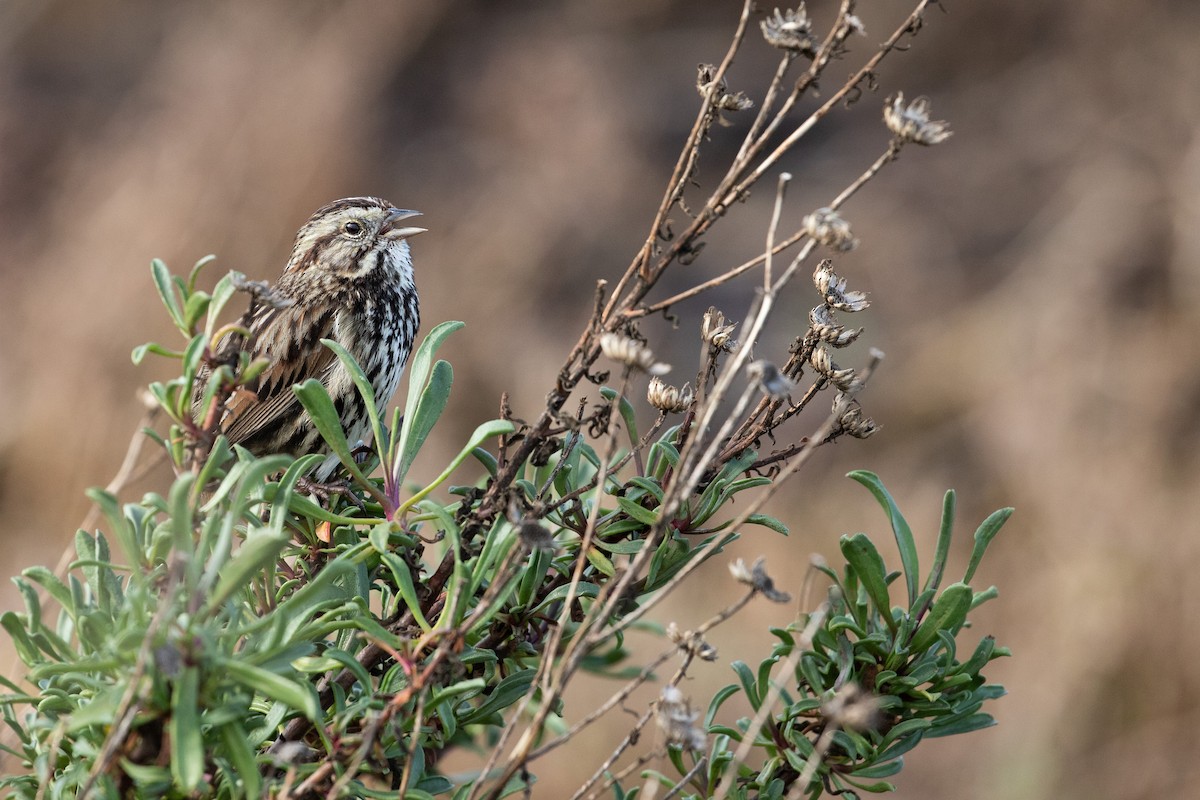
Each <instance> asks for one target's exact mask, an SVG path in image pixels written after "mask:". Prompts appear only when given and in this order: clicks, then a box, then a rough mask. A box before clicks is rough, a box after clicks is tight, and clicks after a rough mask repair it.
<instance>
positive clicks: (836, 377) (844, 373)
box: [808, 346, 862, 392]
mask: <svg viewBox="0 0 1200 800" xmlns="http://www.w3.org/2000/svg"><path fill="white" fill-rule="evenodd" d="M808 363H810V364H812V367H813V369H815V370H816V371H817V372H819V373H821V374H822V375H824V376H825V377H826V378H828V379H829V382H830V383H832V384H833V385H834V386H836V387H837V388H839V389H841V390H842V391H843V392H856V391H858V390H859V389H860V388H862V382H861V381H859V380H858V378H857V377H855V375H854V370H853V369H850V368H846V369H841V368H839V367H838V365H837V364H835V363H833V356H831V355H829V350H828V349H826V348H825V347H820V346H818V347H814V348H813V351H812V355H810V356H809V357H808Z"/></svg>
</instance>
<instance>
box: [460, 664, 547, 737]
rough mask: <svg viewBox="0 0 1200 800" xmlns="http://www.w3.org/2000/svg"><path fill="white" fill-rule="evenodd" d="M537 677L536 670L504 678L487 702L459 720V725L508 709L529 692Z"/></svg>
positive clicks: (523, 671) (516, 673)
mask: <svg viewBox="0 0 1200 800" xmlns="http://www.w3.org/2000/svg"><path fill="white" fill-rule="evenodd" d="M536 676H537V670H536V669H523V670H521V671H520V672H514V673H513V674H512V675H509V676H508V677H506V678H504V679H503V680H502V681H500V683H498V684H496V688H495V689H493V690H492V693H491V694H490V695H488V699H487V700H485V701H484V702H483V703H482V704H481V705H480V706H479V707H478V708H476V709H475V710H474V711H471V712H469V713H467V714H466V715H464V716H462V717H460V718H459V724H461V725H467V724H470V723H471V722H474V721H476V720H483V719H486V718H487V717H489V716H491V715H492V714H493V713H496V712H498V711H503V710H504V709H506V708H508V707H509V706H511V705H512V704H513V703H515V702H517V700H520V699H521V697H523V696H524V695H525V693H526V692H527V691H529V687H530V685H531V684H532V683H533V679H534V678H535V677H536Z"/></svg>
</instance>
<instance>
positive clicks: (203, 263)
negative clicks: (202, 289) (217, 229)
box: [187, 253, 217, 292]
mask: <svg viewBox="0 0 1200 800" xmlns="http://www.w3.org/2000/svg"><path fill="white" fill-rule="evenodd" d="M216 260H217V257H216V256H214V255H212V254H211V253H210V254H208V255H206V256H204V257H203V258H201V259H200V260H199V261H197V262H196V263H195V264H193V265H192V271H191V272H189V273H188V278H187V290H188V291H189V292H194V291H196V280H197V279H198V278H199V277H200V271H201V270H202V269H204V268H205V267H207V266H208V265H209V264H211V263H213V262H214V261H216Z"/></svg>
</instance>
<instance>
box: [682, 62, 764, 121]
mask: <svg viewBox="0 0 1200 800" xmlns="http://www.w3.org/2000/svg"><path fill="white" fill-rule="evenodd" d="M716 75H717V68H716V67H715V66H713V65H712V64H701V65H699V66H698V67H697V68H696V91H697V92H699V93H700V96H701V97H708V96H709V95H708V91H709V88H710V87H711V86H712V85H713V80H714V79H715V78H716ZM712 102H713V106H715V107H716V108H719V109H720V110H722V111H744V110H745V109H747V108H752V107H753V106H754V101H753V100H751V99H750V98H749V97H747V96H746V93H745V92H732V93H731V92H729V91H728V90H727V89H726V87H725V79H724V78H722V79H721V81H720V82H719V83H718V84H717V86H716V88H715V89H714V90H713V94H712Z"/></svg>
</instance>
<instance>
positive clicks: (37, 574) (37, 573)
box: [21, 566, 76, 617]
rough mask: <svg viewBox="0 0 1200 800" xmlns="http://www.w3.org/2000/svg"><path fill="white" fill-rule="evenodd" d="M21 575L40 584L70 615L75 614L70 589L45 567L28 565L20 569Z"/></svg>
mask: <svg viewBox="0 0 1200 800" xmlns="http://www.w3.org/2000/svg"><path fill="white" fill-rule="evenodd" d="M21 575H23V576H24V577H26V578H28V579H29V580H31V581H36V582H37V583H40V584H41V585H42V588H43V589H45V590H46V592H47V593H48V594H49V595H50V596H51V597H53V598H54V599H55V600H57V601H58V604H59V605H60V606H62V607H63V610H65V611H66V612H67V613H68V614H70V615H71V616H72V617H74V616H75V612H76V609H75V601H74V598H72V596H71V590H70V589H68V588H67V585H66V584H65V583H63V582H62V581H61V580H59V578H58V576H57V575H55V574H54V573H53V572H51V571H50V570H48V569H46V568H45V567H41V566H35V567H28V568H26V569H24V570H22V571H21Z"/></svg>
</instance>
